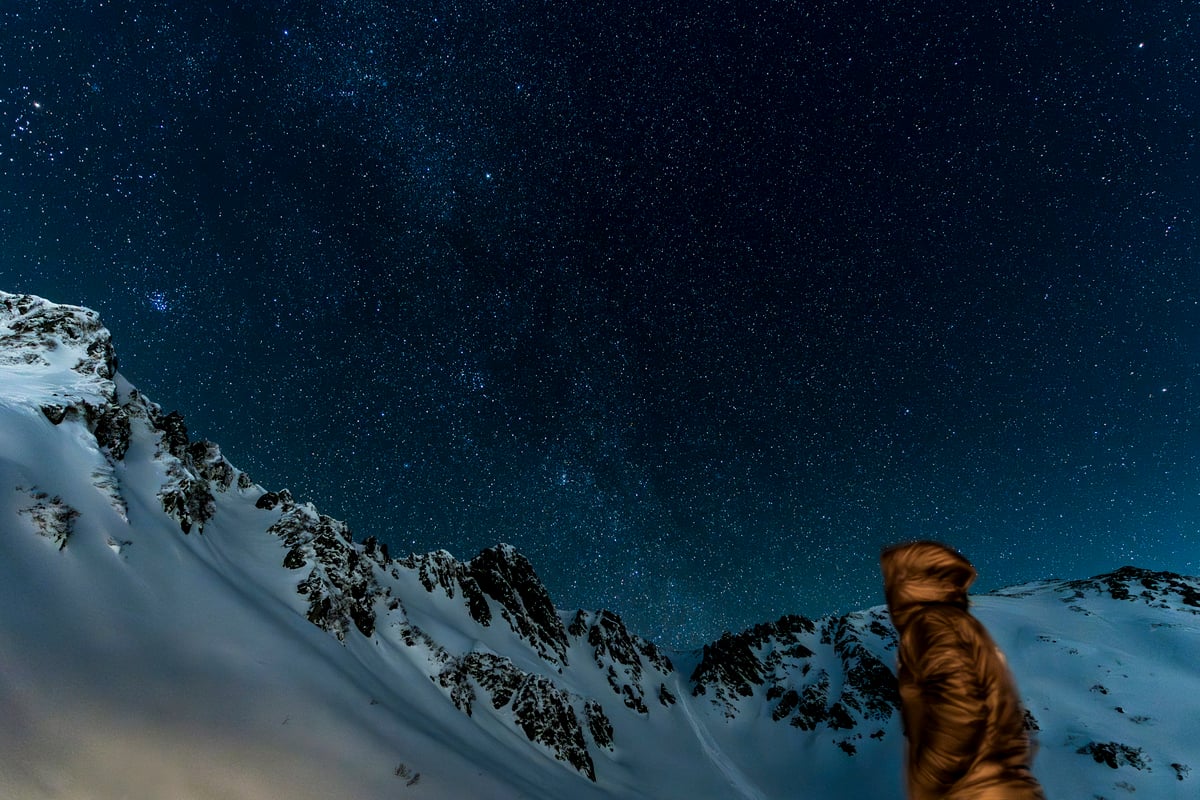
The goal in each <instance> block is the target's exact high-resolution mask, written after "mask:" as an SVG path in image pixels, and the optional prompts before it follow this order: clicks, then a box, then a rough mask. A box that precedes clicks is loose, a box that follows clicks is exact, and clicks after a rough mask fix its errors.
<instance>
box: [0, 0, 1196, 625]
mask: <svg viewBox="0 0 1200 800" xmlns="http://www.w3.org/2000/svg"><path fill="white" fill-rule="evenodd" d="M178 5H179V4H173V3H157V2H130V3H117V2H108V3H94V2H89V3H84V2H18V3H10V4H6V6H5V8H4V10H3V11H0V19H2V21H3V27H2V29H0V288H3V289H5V290H8V291H28V292H33V293H36V294H40V295H43V296H46V297H48V298H50V299H52V300H55V301H58V302H70V303H76V304H82V305H87V306H89V307H92V308H96V309H97V310H99V311H100V312H101V314H102V315H103V318H104V320H105V322H106V324H107V325H108V326H109V327H110V328H111V329H112V331H113V334H114V337H115V342H116V346H117V350H118V354H119V356H120V358H121V369H122V372H123V373H124V374H125V375H126V376H127V377H128V378H129V379H130V380H131V381H132V382H133V383H134V384H135V385H137V386H139V387H140V388H142V389H143V391H145V392H146V393H147V394H148V395H149V396H150V397H152V398H153V399H154V400H156V401H157V402H159V403H160V404H162V405H163V406H164V407H166V408H167V409H178V410H180V411H181V412H182V413H183V414H184V416H185V418H186V419H187V420H188V422H189V424H190V427H191V430H192V433H193V435H194V436H197V437H199V436H203V437H206V438H210V439H212V440H214V441H216V442H218V443H219V444H220V445H221V446H222V448H223V450H224V451H225V453H226V455H227V456H228V457H229V459H230V460H231V461H232V462H233V463H235V464H236V465H238V466H239V467H241V468H243V469H245V470H247V471H248V472H250V474H251V475H252V477H254V479H255V480H257V481H258V482H259V483H261V484H262V485H263V486H265V487H267V488H271V489H280V488H284V487H287V488H290V489H291V490H292V492H293V493H294V494H295V495H297V497H298V498H300V499H302V500H311V501H312V502H313V503H315V504H316V505H317V507H318V508H319V509H320V510H321V511H322V512H324V513H326V514H329V515H330V516H333V517H336V518H340V519H345V520H346V521H347V522H348V523H349V524H350V525H351V527H352V529H353V530H354V532H355V534H356V536H358V537H360V538H365V537H366V536H371V535H373V536H376V537H378V538H379V539H381V540H383V541H386V542H388V543H389V545H390V547H391V549H392V551H393V553H403V552H407V551H409V550H416V551H421V552H424V551H427V550H433V549H439V548H445V549H448V550H450V551H451V552H453V553H454V554H455V555H456V556H458V557H460V558H464V559H465V558H469V557H471V556H473V555H474V554H475V553H476V552H478V551H479V550H480V549H481V548H483V547H487V546H490V545H492V544H495V543H497V542H501V541H504V542H510V543H512V544H514V545H515V546H517V548H518V549H520V550H521V551H522V552H523V553H525V554H526V555H527V556H528V557H529V558H530V560H531V561H532V562H533V564H534V566H535V567H536V568H537V569H538V571H539V573H540V574H541V575H542V577H543V578H544V580H545V581H546V583H547V585H548V587H549V588H550V591H551V594H552V596H553V597H554V599H555V601H556V602H557V603H558V604H559V605H560V606H562V607H564V608H575V607H586V608H599V607H608V608H611V609H613V610H615V611H617V612H618V613H620V614H621V615H622V616H623V617H624V618H626V620H627V621H628V622H629V623H630V625H631V627H633V629H634V630H636V631H638V632H640V633H642V634H644V635H647V636H649V637H651V638H653V639H656V640H657V641H659V642H662V643H664V644H670V645H676V646H683V645H695V644H697V643H699V642H701V641H704V640H707V639H710V638H712V637H715V636H717V635H719V633H720V632H721V631H722V630H739V629H741V628H744V627H747V626H748V625H751V624H753V623H755V622H759V621H764V620H767V619H773V618H774V617H776V616H778V615H780V614H783V613H804V614H808V615H817V614H823V613H830V612H840V611H849V610H854V609H857V608H861V607H865V606H868V605H873V604H876V603H879V602H881V601H882V597H881V595H880V592H879V588H878V577H877V556H878V552H879V549H880V548H881V547H882V546H883V545H885V544H888V543H891V542H894V541H898V540H902V539H910V538H918V537H920V538H935V539H940V540H943V541H946V542H949V543H951V544H953V545H955V546H957V547H959V548H961V549H962V550H963V551H964V552H965V553H966V554H967V555H968V556H969V557H970V558H972V560H974V561H975V562H976V563H977V565H978V566H979V569H980V572H981V574H982V576H983V579H982V581H981V586H982V587H983V588H988V587H994V586H998V585H1002V584H1008V583H1014V582H1019V581H1025V580H1031V579H1036V578H1041V577H1047V576H1051V575H1058V576H1069V577H1075V576H1083V575H1087V574H1093V573H1096V572H1100V571H1103V570H1108V569H1111V568H1114V567H1116V566H1119V565H1121V564H1125V563H1136V564H1138V565H1141V566H1146V567H1151V568H1156V569H1171V570H1175V571H1181V572H1191V573H1195V572H1196V571H1197V564H1198V561H1200V532H1198V530H1197V527H1198V525H1200V459H1198V454H1200V428H1198V426H1197V417H1196V412H1195V407H1196V399H1197V389H1198V388H1200V386H1198V380H1200V377H1198V375H1197V364H1198V361H1200V332H1198V331H1200V327H1198V323H1200V283H1198V279H1200V274H1198V273H1200V269H1198V257H1200V251H1198V249H1197V244H1198V241H1197V229H1196V226H1197V221H1198V220H1197V216H1198V211H1197V208H1198V203H1200V188H1198V187H1200V162H1198V161H1197V158H1198V157H1200V152H1198V147H1200V144H1198V135H1200V119H1198V113H1200V89H1198V87H1200V63H1198V62H1197V60H1196V54H1197V53H1200V41H1198V37H1197V21H1196V20H1195V19H1194V18H1193V17H1194V12H1193V9H1192V7H1191V5H1190V4H1188V3H1182V2H1144V3H1137V4H1121V3H1114V4H1111V5H1109V4H1089V5H1088V7H1087V8H1086V9H1059V8H1054V7H1050V6H1047V7H1035V6H1033V5H1030V4H1011V5H1007V6H1005V7H1001V8H989V9H979V8H977V7H976V6H977V4H968V3H951V4H950V5H946V4H944V3H939V4H931V3H916V2H913V0H907V1H906V2H902V3H899V4H896V3H849V2H827V3H826V2H822V3H787V2H758V3H736V4H734V3H726V2H716V3H711V4H695V3H691V4H677V5H676V4H656V3H641V2H615V3H609V4H605V5H604V7H603V8H602V9H601V8H597V9H594V10H592V9H589V8H587V7H586V4H578V3H546V2H512V3H467V2H462V3H454V2H438V3H427V2H416V3H404V4H393V3H384V2H372V1H371V0H363V1H362V2H324V3H319V2H308V3H298V2H283V3H277V4H269V5H270V6H271V8H261V7H260V6H261V5H263V4H257V3H249V2H247V3H237V2H235V3H230V4H229V6H228V7H227V8H224V9H221V10H220V11H219V12H217V11H212V10H208V9H206V8H202V7H200V6H202V5H204V4H194V5H196V6H197V7H196V8H182V9H181V8H179V7H177V6H178ZM396 5H402V6H403V8H402V9H397V8H395V7H394V6H396Z"/></svg>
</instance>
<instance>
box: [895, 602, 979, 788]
mask: <svg viewBox="0 0 1200 800" xmlns="http://www.w3.org/2000/svg"><path fill="white" fill-rule="evenodd" d="M911 633H912V636H913V639H912V646H913V649H914V651H915V652H914V655H915V659H914V660H913V661H912V662H910V663H912V671H913V677H914V679H915V681H916V687H915V688H917V690H918V692H919V697H920V709H919V712H918V715H919V720H920V721H919V725H918V727H919V729H918V730H915V731H911V732H910V741H911V743H912V748H913V749H912V751H911V754H910V759H911V763H910V769H911V770H912V771H913V777H914V778H915V779H916V780H917V781H918V782H919V783H920V784H921V785H922V786H924V787H927V788H928V789H930V790H931V791H933V792H935V793H936V792H940V791H944V790H946V789H948V788H949V787H951V786H952V785H953V784H954V783H955V782H956V781H958V780H959V779H960V778H962V777H963V776H964V775H965V774H966V773H967V771H968V769H970V767H971V764H972V763H973V762H974V761H975V759H976V757H977V756H978V754H979V751H980V748H981V747H982V745H983V740H984V736H985V733H986V729H987V717H988V709H987V699H986V698H987V694H986V691H985V690H984V687H983V680H982V677H981V676H980V675H979V674H978V663H977V659H976V658H975V657H974V651H975V646H974V645H975V643H973V641H972V637H971V635H970V631H969V626H965V625H963V624H962V620H960V619H957V615H956V614H952V613H941V612H931V613H927V614H922V615H920V618H919V619H915V620H913V626H912V630H911Z"/></svg>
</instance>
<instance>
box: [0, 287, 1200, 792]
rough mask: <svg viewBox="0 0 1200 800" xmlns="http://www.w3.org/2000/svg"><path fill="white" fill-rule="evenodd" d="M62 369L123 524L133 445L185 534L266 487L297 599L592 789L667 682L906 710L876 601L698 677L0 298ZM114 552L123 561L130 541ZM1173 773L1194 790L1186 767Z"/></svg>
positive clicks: (526, 572)
mask: <svg viewBox="0 0 1200 800" xmlns="http://www.w3.org/2000/svg"><path fill="white" fill-rule="evenodd" d="M64 359H65V361H64ZM65 362H69V364H68V366H67V369H68V370H69V371H70V373H71V374H73V375H74V376H76V377H77V378H78V380H74V379H72V380H70V381H66V380H65V379H64V387H63V389H62V391H57V390H55V391H53V392H52V393H51V394H50V395H48V397H49V399H43V400H40V401H39V404H38V406H37V407H39V408H40V409H41V412H42V413H43V414H44V415H45V417H46V418H47V419H48V420H49V421H50V422H52V423H53V424H55V425H64V424H76V423H78V424H82V425H84V426H85V427H86V428H87V430H88V431H90V432H91V434H92V436H94V437H95V440H96V443H97V455H96V464H95V466H94V467H93V471H92V475H91V480H92V483H93V485H94V486H96V487H97V489H98V490H100V491H101V492H102V493H103V494H104V496H105V497H107V498H108V499H109V502H110V504H111V506H112V508H113V510H114V512H115V513H117V514H118V515H120V517H121V518H123V519H127V514H126V506H125V500H124V496H123V493H122V487H121V485H120V481H119V478H118V476H119V475H120V474H121V472H120V470H118V469H117V467H118V465H119V464H120V462H122V460H123V459H125V458H126V457H127V454H128V453H129V450H130V447H131V445H132V444H133V443H134V441H135V439H136V440H137V441H139V442H145V441H150V442H152V443H153V447H154V450H153V454H152V456H151V457H152V458H153V459H154V460H155V461H157V462H158V463H159V465H160V467H161V472H162V475H163V476H164V480H163V482H162V485H161V486H159V487H157V489H156V491H157V496H158V499H159V501H160V502H161V505H162V510H163V513H164V514H166V515H168V516H169V517H170V518H171V519H173V520H174V521H175V522H176V523H177V524H178V526H179V529H180V531H181V533H182V534H189V533H193V532H195V533H196V534H203V532H204V529H205V526H206V524H207V523H209V522H210V521H211V520H212V519H213V517H214V514H215V513H216V506H217V503H216V498H217V496H218V495H220V494H221V493H223V492H227V491H230V490H231V489H236V490H238V491H242V492H247V491H249V490H252V489H257V490H258V492H259V494H257V495H252V497H254V499H255V501H256V503H255V504H256V505H257V506H258V507H259V508H261V509H267V510H272V511H278V516H277V517H276V518H275V521H274V522H273V523H271V524H270V526H269V527H268V528H266V530H265V532H266V533H269V534H270V535H272V536H275V537H278V538H279V540H280V541H281V542H282V544H283V547H284V556H283V558H282V559H281V564H280V568H281V569H286V570H290V571H294V572H295V573H297V578H296V581H295V590H296V592H297V594H298V595H299V596H300V597H302V598H304V601H305V602H306V603H307V610H306V616H307V618H308V620H309V621H310V622H312V624H313V625H315V626H317V627H318V628H320V629H322V630H324V631H327V632H328V633H329V634H331V635H333V636H335V637H336V638H337V639H338V640H340V641H343V642H347V640H348V639H349V638H350V637H352V636H363V637H368V638H371V637H380V636H394V637H397V641H398V642H399V643H400V644H402V645H403V646H404V647H408V648H414V649H417V650H419V651H421V652H422V653H423V654H424V655H425V657H426V661H427V663H428V664H429V671H428V676H429V678H430V679H431V680H432V681H433V682H434V683H435V684H436V685H437V686H438V687H440V688H441V689H442V690H443V691H444V692H445V693H446V696H447V698H448V700H449V702H450V703H452V704H453V706H454V707H455V708H457V709H458V710H459V711H461V712H462V713H464V714H467V715H475V714H477V713H479V710H480V709H481V708H490V709H492V710H495V711H504V713H503V714H501V715H500V719H502V720H504V721H505V724H510V725H513V726H514V727H515V728H516V729H517V730H519V731H520V732H521V733H522V734H523V735H524V736H525V737H526V738H528V739H529V741H531V742H533V743H535V744H536V745H538V746H540V747H543V748H545V749H546V750H547V752H549V753H550V754H552V755H553V756H554V757H556V758H558V759H560V760H561V761H563V762H565V763H567V764H569V765H570V766H571V767H573V768H574V769H576V770H578V771H579V772H580V773H581V774H582V775H584V776H586V777H588V778H590V779H592V780H596V760H595V757H596V756H597V755H599V754H600V753H601V752H611V751H614V750H615V748H616V747H617V745H618V742H616V735H617V734H616V733H615V728H616V727H617V726H614V724H613V720H614V719H615V718H616V715H619V714H636V715H639V716H647V715H650V714H673V713H679V712H678V711H677V710H676V709H675V706H677V704H678V703H679V699H678V698H677V697H676V696H675V695H674V694H673V693H672V692H671V690H670V689H669V688H668V687H669V686H678V685H681V684H682V685H686V686H689V687H690V692H691V695H692V697H693V698H705V699H707V700H708V701H709V702H711V703H712V704H713V705H714V706H715V707H716V708H717V709H718V710H719V711H720V713H722V714H724V716H725V717H726V718H729V719H733V718H737V717H739V716H741V715H743V714H750V715H758V714H760V712H761V711H762V709H763V708H764V704H765V706H766V708H767V709H769V717H770V719H772V720H774V721H775V722H776V723H778V724H780V725H788V726H791V727H793V728H797V729H800V730H804V731H811V732H814V733H815V732H825V733H826V735H829V736H831V737H833V741H835V742H836V744H837V745H838V746H839V747H841V748H842V750H843V751H844V752H845V753H847V754H848V755H849V756H853V755H854V754H855V752H856V742H857V741H859V740H861V739H862V738H863V737H864V736H869V737H872V738H878V737H882V736H884V735H885V728H886V725H887V723H888V722H889V721H890V720H891V719H892V717H893V715H894V714H895V713H896V711H897V696H896V684H895V677H894V675H893V673H892V670H891V668H890V665H889V663H885V660H884V659H885V658H887V655H888V654H889V653H891V652H893V651H894V649H895V647H896V637H895V632H894V630H893V629H892V626H891V624H890V622H889V621H888V619H887V617H886V614H885V613H883V612H882V611H880V610H878V609H877V610H873V611H868V612H861V613H856V614H849V615H845V616H838V617H826V618H822V619H819V620H810V619H807V618H805V617H801V616H784V617H781V618H780V619H779V620H776V621H775V622H771V623H764V624H761V625H756V626H755V627H753V628H751V629H749V630H747V631H744V632H741V633H737V634H730V633H726V634H725V635H723V636H722V637H721V638H720V639H718V640H717V641H715V642H712V643H711V644H708V645H705V646H704V648H703V651H702V653H700V654H699V655H700V660H699V662H698V663H697V665H696V667H695V668H694V670H693V671H692V673H691V674H690V676H688V678H687V679H686V680H683V679H681V676H679V675H678V674H676V672H675V667H674V666H673V664H672V663H671V660H670V659H669V658H668V657H667V656H666V655H665V654H664V653H662V652H661V651H660V650H659V649H658V648H657V647H656V646H655V645H654V644H653V643H651V642H648V641H646V640H644V639H642V638H641V637H638V636H637V635H635V634H633V633H631V632H630V631H629V630H628V629H627V628H626V627H625V625H624V623H623V622H622V621H621V619H620V617H618V616H617V615H616V614H613V613H611V612H609V611H598V612H587V611H578V612H576V613H575V614H574V615H572V616H571V618H570V623H569V624H564V619H565V617H563V616H562V615H560V613H559V612H558V610H557V609H556V608H555V606H554V604H553V602H552V600H551V598H550V595H549V593H548V592H547V590H546V588H545V586H544V585H543V584H542V582H541V580H540V579H539V578H538V576H537V574H536V572H535V570H534V568H533V566H532V564H530V562H529V561H528V559H526V558H525V557H524V556H523V555H521V554H520V553H519V552H517V551H516V550H515V549H514V548H512V547H511V546H508V545H499V546H496V547H492V548H488V549H486V550H484V551H482V552H481V553H479V555H477V556H476V557H475V558H473V559H471V560H469V561H466V562H462V561H458V560H457V559H455V558H454V557H453V556H452V555H451V554H450V553H448V552H446V551H437V552H433V553H427V554H424V555H416V554H413V555H409V556H406V557H403V558H399V559H392V558H391V557H389V555H388V552H387V548H386V547H385V546H383V545H380V544H379V543H378V542H376V541H375V540H373V539H368V540H366V541H365V542H355V541H354V538H353V536H352V534H351V531H350V530H349V528H348V527H347V526H346V525H345V524H344V523H342V522H339V521H338V520H335V519H332V518H330V517H327V516H325V515H323V514H320V513H319V512H318V511H317V510H316V509H315V508H314V507H313V506H312V505H311V504H304V505H301V504H298V503H296V502H295V501H294V500H293V498H292V497H291V495H290V493H288V492H287V491H286V490H284V491H281V492H264V491H262V490H261V489H260V488H258V487H255V486H254V484H253V483H252V481H251V480H250V478H249V477H248V476H247V475H246V474H245V473H243V472H241V471H239V470H237V469H236V468H234V467H233V466H232V465H231V464H230V463H229V462H228V461H227V460H226V459H225V458H224V457H223V456H222V455H221V452H220V449H219V448H218V447H217V446H216V445H215V444H213V443H211V442H208V441H203V440H201V441H195V442H193V441H191V440H190V438H189V436H188V432H187V427H186V425H185V423H184V420H183V417H182V416H181V415H180V414H178V413H177V412H171V413H169V414H164V413H163V412H162V410H161V408H160V407H159V406H157V405H155V404H154V403H151V402H150V401H149V400H147V399H146V398H144V397H143V396H142V395H141V394H140V393H139V392H138V391H137V390H136V389H134V388H132V387H130V386H128V385H127V384H125V383H124V381H123V379H121V378H120V376H119V375H118V374H117V361H116V356H115V353H114V350H113V348H112V344H111V341H110V337H109V333H108V331H107V330H105V329H104V328H103V327H102V326H101V325H100V322H99V319H98V318H97V316H96V315H95V313H94V312H91V311H88V310H86V309H80V308H74V307H71V306H57V305H54V304H51V303H48V302H46V301H44V300H41V299H40V298H33V297H29V296H18V295H9V294H4V293H0V367H10V368H14V369H31V370H36V369H41V368H45V369H47V370H49V369H53V368H56V367H57V368H60V369H61V368H62V366H63V364H64V363H65ZM68 384H69V385H68ZM137 434H148V436H139V435H137ZM18 490H19V491H21V492H22V493H24V494H25V495H26V496H27V497H28V501H27V506H26V507H24V508H22V509H20V513H21V514H22V515H23V516H24V517H26V518H27V519H29V520H31V521H32V523H33V527H34V528H35V530H38V531H39V533H41V534H42V535H44V536H46V537H48V538H49V539H51V540H52V541H53V542H54V544H56V545H57V546H58V547H59V548H60V549H61V548H67V547H69V546H70V539H71V536H72V532H73V529H74V526H75V523H76V520H77V519H78V517H79V512H78V511H77V510H76V509H73V508H71V507H70V506H69V505H67V504H66V503H65V502H64V501H63V500H62V498H61V497H57V496H53V497H52V496H49V495H48V494H47V493H46V492H44V491H41V490H39V489H38V488H37V487H33V486H29V487H18ZM248 501H249V499H248ZM109 544H110V546H111V547H113V548H114V550H117V551H119V548H120V547H121V546H123V545H124V544H127V543H123V542H116V541H110V542H109ZM405 572H407V573H408V575H404V573H405ZM418 585H419V586H420V587H422V588H423V589H424V591H425V592H428V593H430V594H434V595H440V596H444V597H445V598H447V599H450V600H459V601H460V602H461V605H460V606H455V605H454V604H451V605H449V606H444V609H445V613H449V614H451V615H453V614H461V615H462V616H461V618H459V619H457V620H453V621H452V622H454V624H456V625H457V626H458V627H459V628H460V629H462V627H463V626H468V627H469V626H470V625H476V626H479V627H480V628H481V629H483V628H491V627H492V626H494V625H502V626H504V627H506V628H507V629H510V630H511V631H512V632H513V633H514V634H515V636H516V637H517V640H518V641H521V642H524V643H525V644H526V645H527V646H528V648H529V650H528V652H527V653H520V654H518V653H516V652H514V653H512V654H511V655H513V656H516V657H517V659H518V660H519V661H520V664H521V665H524V666H521V665H518V663H517V661H515V660H514V659H513V658H510V657H509V656H508V655H505V654H504V653H497V652H488V651H475V650H472V651H469V652H451V651H450V650H449V649H447V647H446V646H445V645H444V644H443V643H440V642H438V641H436V639H435V638H434V637H433V636H431V635H430V634H429V633H428V632H426V631H424V630H422V629H421V628H420V627H418V626H417V625H416V624H414V623H413V622H412V621H411V620H410V619H408V616H407V612H406V609H405V605H404V602H403V597H402V594H403V592H402V591H401V586H408V587H409V588H407V589H404V590H403V591H412V590H413V587H414V586H418ZM1046 589H1050V590H1052V591H1055V592H1058V593H1059V594H1060V595H1061V599H1062V600H1063V602H1066V603H1073V604H1075V605H1073V606H1072V607H1073V608H1077V609H1078V610H1080V611H1084V609H1083V607H1082V606H1081V605H1079V603H1078V601H1080V600H1083V599H1084V598H1086V597H1088V596H1107V597H1111V598H1113V599H1116V600H1128V601H1132V602H1143V603H1146V604H1148V605H1150V606H1152V607H1155V608H1171V609H1179V610H1186V611H1190V612H1191V613H1200V581H1197V580H1196V579H1194V578H1184V577H1181V576H1179V575H1175V574H1172V573H1166V572H1150V571H1147V570H1140V569H1136V568H1133V567H1126V568H1123V569H1121V570H1118V571H1116V572H1114V573H1111V574H1109V575H1103V576H1099V577H1097V578H1093V579H1090V580H1086V581H1071V582H1065V583H1053V584H1051V583H1046V584H1043V585H1039V586H1038V587H1036V588H1029V587H1021V588H1017V589H1012V590H1006V591H1004V592H1003V594H1006V595H1008V596H1013V597H1018V596H1021V594H1022V593H1025V594H1032V593H1034V592H1038V591H1043V590H1046ZM418 591H420V590H418ZM1084 613H1087V612H1086V611H1085V612H1084ZM383 620H386V621H387V623H388V624H387V626H386V629H385V627H384V626H383V625H382V624H381V621H383ZM481 636H482V631H481ZM530 654H532V660H531V657H530ZM580 654H587V655H586V657H584V658H579V656H580ZM573 658H574V659H575V660H577V661H578V662H579V663H572V659H573ZM585 671H598V673H599V674H600V675H601V676H602V677H603V679H604V681H605V682H606V683H607V685H608V687H609V689H610V690H611V695H607V694H606V695H605V696H598V697H585V696H583V695H581V694H579V693H578V692H577V691H573V690H571V689H570V688H569V687H570V686H579V685H597V682H596V681H594V680H593V681H578V680H572V678H573V677H579V676H580V675H581V674H582V673H583V672H585ZM1095 690H1096V691H1100V692H1105V693H1107V692H1108V691H1109V690H1108V689H1106V688H1105V687H1102V686H1098V687H1095ZM691 702H695V700H694V699H693V700H692V701H691ZM683 724H686V723H683ZM1079 752H1080V753H1081V754H1084V755H1090V756H1092V757H1093V758H1094V759H1095V760H1096V761H1097V762H1102V763H1106V764H1108V765H1109V766H1115V765H1118V764H1120V765H1132V766H1134V767H1137V768H1139V769H1141V768H1142V766H1140V764H1141V763H1142V762H1143V761H1145V759H1142V758H1141V756H1140V754H1139V752H1138V751H1136V750H1135V749H1131V748H1130V747H1128V746H1126V745H1117V744H1115V743H1103V742H1101V743H1095V742H1091V743H1087V744H1085V745H1084V747H1082V748H1080V749H1079ZM1139 759H1140V760H1139ZM1171 766H1172V767H1173V768H1175V770H1176V773H1178V774H1179V776H1180V780H1183V779H1184V777H1185V774H1186V770H1187V768H1186V767H1185V766H1183V765H1176V764H1172V765H1171Z"/></svg>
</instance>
